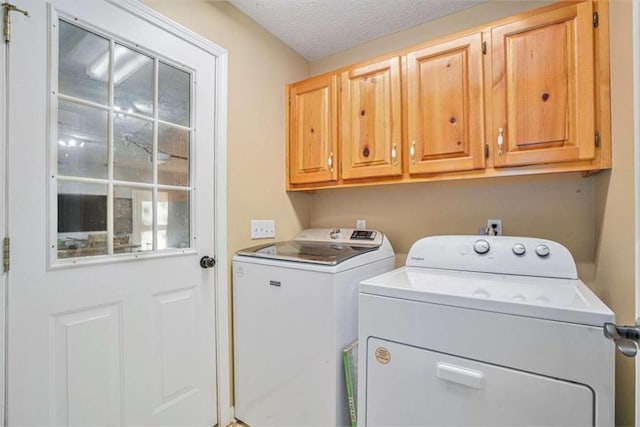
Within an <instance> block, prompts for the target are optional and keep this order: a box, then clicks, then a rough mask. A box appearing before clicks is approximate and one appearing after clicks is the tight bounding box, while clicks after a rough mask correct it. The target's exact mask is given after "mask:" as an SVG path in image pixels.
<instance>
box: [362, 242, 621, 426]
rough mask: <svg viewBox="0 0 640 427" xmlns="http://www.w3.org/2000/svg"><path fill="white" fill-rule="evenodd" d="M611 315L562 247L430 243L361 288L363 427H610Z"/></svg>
mask: <svg viewBox="0 0 640 427" xmlns="http://www.w3.org/2000/svg"><path fill="white" fill-rule="evenodd" d="M613 317H614V316H613V313H612V312H611V310H609V308H607V307H606V306H605V305H604V304H603V303H602V302H601V301H600V300H599V299H598V298H597V297H596V296H595V295H594V294H593V293H592V292H591V291H590V290H589V289H588V288H587V287H586V286H585V285H584V283H582V282H581V281H580V280H578V278H577V273H576V267H575V263H574V261H573V258H572V257H571V254H570V253H569V252H568V251H567V249H566V248H564V247H563V246H562V245H560V244H558V243H556V242H552V241H548V240H542V239H533V238H522V237H484V236H483V237H478V236H436V237H429V238H425V239H421V240H419V241H417V242H416V243H415V244H414V245H413V247H412V248H411V250H410V252H409V255H408V257H407V262H406V266H405V267H402V268H399V269H396V270H394V271H392V272H388V273H385V274H382V275H380V276H377V277H374V278H370V279H367V280H365V281H363V282H362V283H361V285H360V324H359V341H360V346H359V347H360V353H359V359H360V367H359V381H358V382H359V393H358V400H359V402H358V425H360V426H509V427H512V426H545V427H550V426H555V427H561V426H562V427H566V426H594V425H595V426H598V427H609V426H612V425H614V404H613V403H614V402H613V396H614V347H613V344H612V343H611V342H610V341H608V340H607V339H606V338H605V336H604V334H603V329H602V326H603V324H604V323H605V322H613Z"/></svg>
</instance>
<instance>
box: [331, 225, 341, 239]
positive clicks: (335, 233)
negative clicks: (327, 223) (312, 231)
mask: <svg viewBox="0 0 640 427" xmlns="http://www.w3.org/2000/svg"><path fill="white" fill-rule="evenodd" d="M329 237H331V238H332V239H334V240H335V239H338V238H340V229H339V228H334V229H333V230H331V232H330V233H329Z"/></svg>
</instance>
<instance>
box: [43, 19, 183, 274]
mask: <svg viewBox="0 0 640 427" xmlns="http://www.w3.org/2000/svg"><path fill="white" fill-rule="evenodd" d="M57 28H58V30H59V33H58V40H59V46H58V48H59V49H58V50H59V55H58V58H57V59H58V61H59V63H58V64H57V67H58V70H57V73H58V86H59V90H58V91H53V92H52V96H53V98H54V101H55V102H57V106H58V112H57V113H58V120H57V121H58V123H57V131H58V132H57V136H56V139H57V141H56V144H53V143H52V144H51V147H55V150H56V151H54V152H53V155H54V156H56V159H57V162H56V164H55V165H54V170H52V171H51V174H50V175H51V176H52V178H53V179H55V180H56V186H57V189H58V190H57V193H56V194H55V195H52V198H51V200H52V203H55V197H57V206H58V211H57V213H56V216H55V217H54V216H53V214H52V221H53V223H54V224H55V222H56V221H57V226H58V229H57V231H58V233H57V245H53V244H52V247H55V248H56V251H57V255H56V256H57V258H58V259H63V258H78V257H91V256H96V255H111V254H126V253H138V252H149V251H157V250H166V249H184V248H190V247H191V241H192V238H193V237H192V235H191V203H192V195H191V194H192V188H191V186H192V177H191V173H192V171H191V168H190V164H191V153H192V151H193V148H192V146H191V144H192V143H193V141H192V134H193V131H194V130H193V129H192V128H191V127H190V126H191V116H192V113H193V111H192V109H191V101H192V83H193V82H192V80H191V79H192V75H191V73H190V72H187V71H184V70H183V69H181V68H180V67H174V66H171V65H168V64H167V63H163V62H162V61H161V60H160V58H159V57H157V56H156V55H154V54H152V53H150V52H148V51H146V49H145V48H144V47H143V46H138V45H135V46H136V47H135V48H130V47H127V46H125V45H124V44H122V43H121V41H120V40H116V39H114V38H111V37H110V36H106V35H104V34H102V35H98V34H95V33H93V32H90V31H87V30H84V29H83V28H81V27H79V26H78V25H76V24H70V23H68V22H65V21H62V20H59V21H58V26H57ZM54 66H55V65H54ZM96 104H99V105H96ZM54 188H55V187H54ZM75 262H77V261H74V263H75Z"/></svg>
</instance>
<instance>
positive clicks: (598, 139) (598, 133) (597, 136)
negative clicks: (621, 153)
mask: <svg viewBox="0 0 640 427" xmlns="http://www.w3.org/2000/svg"><path fill="white" fill-rule="evenodd" d="M594 142H595V144H596V147H600V132H598V131H596V135H595V138H594Z"/></svg>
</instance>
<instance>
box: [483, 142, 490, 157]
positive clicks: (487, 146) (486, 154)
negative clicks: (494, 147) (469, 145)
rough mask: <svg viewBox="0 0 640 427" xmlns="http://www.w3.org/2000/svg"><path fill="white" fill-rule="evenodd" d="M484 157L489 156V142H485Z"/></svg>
mask: <svg viewBox="0 0 640 427" xmlns="http://www.w3.org/2000/svg"><path fill="white" fill-rule="evenodd" d="M484 158H485V159H488V158H489V144H484Z"/></svg>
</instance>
